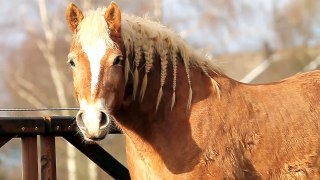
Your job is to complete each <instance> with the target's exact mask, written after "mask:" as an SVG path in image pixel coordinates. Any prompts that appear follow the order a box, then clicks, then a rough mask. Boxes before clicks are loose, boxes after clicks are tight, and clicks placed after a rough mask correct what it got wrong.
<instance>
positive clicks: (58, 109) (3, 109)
mask: <svg viewBox="0 0 320 180" xmlns="http://www.w3.org/2000/svg"><path fill="white" fill-rule="evenodd" d="M79 109H80V108H76V107H71V108H0V111H4V112H15V111H78V110H79Z"/></svg>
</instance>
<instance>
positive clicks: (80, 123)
mask: <svg viewBox="0 0 320 180" xmlns="http://www.w3.org/2000/svg"><path fill="white" fill-rule="evenodd" d="M76 121H77V124H78V126H79V127H84V123H83V112H81V111H79V112H78V114H77V116H76Z"/></svg>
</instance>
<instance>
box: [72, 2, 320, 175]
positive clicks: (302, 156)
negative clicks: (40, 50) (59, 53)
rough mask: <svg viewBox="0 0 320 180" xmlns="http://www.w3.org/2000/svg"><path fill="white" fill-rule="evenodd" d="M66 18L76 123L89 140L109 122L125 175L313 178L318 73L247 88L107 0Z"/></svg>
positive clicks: (319, 119) (101, 134) (168, 33)
mask: <svg viewBox="0 0 320 180" xmlns="http://www.w3.org/2000/svg"><path fill="white" fill-rule="evenodd" d="M66 19H67V24H68V26H69V28H70V30H71V33H72V42H71V47H70V53H69V54H68V62H69V63H70V66H71V69H72V73H73V84H74V92H75V97H76V99H77V101H78V102H79V105H80V110H79V112H78V113H77V115H76V122H77V126H78V127H79V129H80V132H81V134H82V135H83V138H84V140H85V141H87V142H88V143H90V142H91V143H93V142H96V141H99V140H102V139H104V138H105V137H106V135H107V134H108V132H109V130H110V128H111V124H112V122H115V123H116V125H117V126H119V128H121V129H122V131H123V133H124V135H125V137H126V153H127V162H128V168H129V172H130V176H131V178H132V179H308V178H309V179H319V178H320V175H319V173H320V172H319V167H320V166H319V165H320V161H319V150H320V148H319V145H320V139H319V138H320V136H319V133H320V131H319V125H320V108H319V107H320V95H319V91H320V72H319V71H314V72H308V73H303V74H298V75H295V76H292V77H290V78H287V79H284V80H281V81H279V82H273V83H269V84H254V85H250V84H245V83H241V82H238V81H236V80H234V79H232V78H229V77H228V76H227V75H225V74H224V73H223V72H222V71H221V70H219V68H218V67H216V66H215V65H214V64H213V63H211V61H210V58H208V57H207V56H206V55H205V54H204V53H202V52H199V51H196V50H194V49H192V48H191V47H190V46H189V45H188V44H187V43H186V42H185V41H184V40H183V39H182V38H181V37H179V36H178V35H177V34H176V33H175V32H173V31H172V30H170V29H169V28H166V27H164V26H163V25H161V24H160V23H158V22H154V21H152V20H149V19H148V18H146V17H143V18H142V17H136V16H132V15H127V14H125V13H121V10H120V8H119V6H118V5H117V4H116V3H114V2H112V3H111V4H109V5H108V6H107V7H106V8H98V9H96V10H90V11H88V12H86V13H85V14H84V13H83V12H82V11H81V10H80V9H79V8H78V7H77V6H76V5H75V4H73V3H71V4H70V5H69V6H68V7H67V10H66Z"/></svg>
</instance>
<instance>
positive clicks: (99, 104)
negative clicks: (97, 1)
mask: <svg viewBox="0 0 320 180" xmlns="http://www.w3.org/2000/svg"><path fill="white" fill-rule="evenodd" d="M66 18H67V23H68V25H69V28H70V29H71V31H72V43H71V48H70V53H69V55H68V62H69V64H70V66H71V67H72V72H73V82H74V91H75V97H76V99H77V100H78V102H79V104H80V111H79V112H78V114H77V116H76V121H77V124H78V127H79V128H80V130H81V132H82V134H83V135H84V138H85V139H86V140H87V141H92V140H100V139H103V138H104V137H105V136H106V134H107V132H108V129H109V126H110V124H111V120H112V119H113V116H112V113H113V112H114V111H115V110H116V109H117V108H119V106H120V104H121V101H122V99H123V96H124V88H125V83H124V73H123V71H124V69H123V63H124V62H123V59H124V57H123V52H124V44H123V41H122V37H121V12H120V9H119V8H118V6H117V5H116V4H115V3H111V4H110V5H109V7H108V8H107V9H106V10H103V9H98V10H97V11H94V12H89V13H88V14H87V15H86V16H84V15H83V13H82V11H81V10H80V9H79V8H78V7H77V6H75V5H74V4H72V3H71V4H70V5H69V6H68V8H67V11H66Z"/></svg>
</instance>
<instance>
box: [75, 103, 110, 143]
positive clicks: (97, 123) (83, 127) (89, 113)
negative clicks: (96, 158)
mask: <svg viewBox="0 0 320 180" xmlns="http://www.w3.org/2000/svg"><path fill="white" fill-rule="evenodd" d="M111 119H112V118H111V116H110V115H108V114H107V112H106V111H104V110H96V109H87V110H80V111H79V112H78V114H77V116H76V122H77V125H78V127H79V129H80V131H81V133H82V134H83V136H84V139H85V140H87V141H98V140H102V139H104V138H105V136H106V135H107V132H108V130H109V126H110V124H111Z"/></svg>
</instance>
